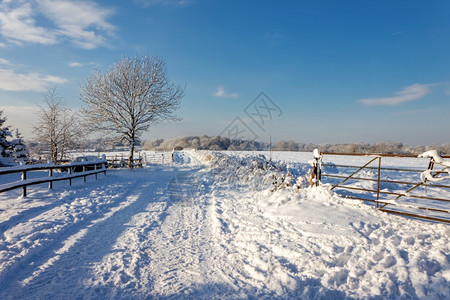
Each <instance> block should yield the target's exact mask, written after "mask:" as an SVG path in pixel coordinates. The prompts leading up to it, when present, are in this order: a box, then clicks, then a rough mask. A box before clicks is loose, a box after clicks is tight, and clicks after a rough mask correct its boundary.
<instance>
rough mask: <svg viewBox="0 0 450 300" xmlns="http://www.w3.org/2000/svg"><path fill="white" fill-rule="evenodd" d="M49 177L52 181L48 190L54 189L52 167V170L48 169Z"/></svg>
mask: <svg viewBox="0 0 450 300" xmlns="http://www.w3.org/2000/svg"><path fill="white" fill-rule="evenodd" d="M48 177H50V181H49V182H48V188H49V189H52V188H53V181H52V179H51V177H53V169H52V168H51V167H50V169H48Z"/></svg>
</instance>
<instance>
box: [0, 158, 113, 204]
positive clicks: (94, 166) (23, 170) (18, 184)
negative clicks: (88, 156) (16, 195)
mask: <svg viewBox="0 0 450 300" xmlns="http://www.w3.org/2000/svg"><path fill="white" fill-rule="evenodd" d="M106 163H107V161H106V160H101V161H96V162H83V163H72V164H66V165H50V164H46V165H27V166H19V167H11V168H1V169H0V179H4V178H6V175H9V174H21V179H20V180H14V179H13V180H12V181H10V182H7V183H3V182H2V181H3V180H1V181H0V193H3V192H6V191H10V190H14V189H18V188H22V196H23V197H26V196H27V187H28V186H30V185H36V184H42V183H48V184H49V185H48V187H49V188H50V189H51V188H52V187H53V182H56V181H62V180H68V181H69V184H70V185H72V179H75V178H81V177H83V178H84V181H85V182H86V178H87V176H89V175H95V178H96V179H97V174H99V173H104V174H105V175H106ZM54 170H59V171H60V172H59V174H58V175H61V174H63V175H62V176H54V175H56V174H54ZM38 171H48V176H44V177H42V176H40V177H36V178H29V177H30V176H29V175H30V173H31V174H36V173H37V172H38Z"/></svg>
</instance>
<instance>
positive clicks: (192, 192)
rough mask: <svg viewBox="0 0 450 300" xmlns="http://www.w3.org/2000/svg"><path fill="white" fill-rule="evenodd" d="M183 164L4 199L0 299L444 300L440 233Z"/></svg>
mask: <svg viewBox="0 0 450 300" xmlns="http://www.w3.org/2000/svg"><path fill="white" fill-rule="evenodd" d="M191 155H192V157H191V158H190V159H191V162H192V161H194V163H192V164H189V165H174V166H159V167H156V166H152V167H150V168H145V169H139V170H135V171H132V172H130V171H126V170H122V171H111V172H109V173H108V175H107V176H106V177H104V178H101V179H99V180H98V181H88V183H86V184H84V183H80V184H75V185H74V186H73V187H71V188H68V187H67V186H60V187H56V188H55V189H54V190H53V191H47V190H45V189H44V190H42V191H37V192H35V193H34V194H31V196H30V198H29V199H22V198H17V199H14V201H11V200H10V199H7V198H5V196H4V195H5V194H4V195H1V196H0V233H1V234H0V299H42V298H49V299H55V298H56V299H74V298H75V299H76V298H80V299H144V298H158V299H159V298H171V299H172V298H175V299H184V298H194V299H256V298H258V299H259V298H269V299H272V298H283V299H284V298H301V299H317V298H321V297H322V298H326V299H328V298H332V299H347V298H367V297H368V298H374V297H383V298H408V299H415V298H435V299H445V298H448V297H450V284H449V283H450V249H449V234H450V229H449V228H448V226H446V225H443V224H433V223H428V222H422V221H416V220H409V219H405V218H399V217H396V216H390V215H386V214H383V213H380V212H378V211H376V210H375V209H373V208H372V207H366V206H364V205H361V204H358V203H356V204H355V202H354V201H347V200H344V199H341V198H340V197H338V196H337V195H335V194H333V193H332V192H330V191H329V190H328V189H326V188H315V189H309V188H305V189H300V190H297V189H294V188H285V189H280V190H277V191H275V192H269V190H268V189H267V188H265V186H266V180H267V179H268V178H273V176H275V175H276V176H278V175H281V174H282V172H283V171H282V169H276V168H275V169H273V170H272V169H271V171H264V172H262V171H261V170H260V168H261V166H260V165H259V164H257V163H256V164H255V163H254V162H255V161H252V160H251V159H250V160H247V159H246V158H235V157H234V158H227V157H222V156H219V157H218V158H217V159H216V158H214V157H213V156H209V155H203V156H200V155H199V156H195V155H193V154H191ZM202 160H204V162H203V163H205V162H206V164H202V163H200V162H201V161H202ZM242 160H243V161H242ZM296 168H298V170H300V172H304V171H305V169H306V168H305V167H304V166H302V165H298V166H296ZM277 174H278V175H277ZM269 186H270V183H269ZM12 195H13V194H12ZM33 195H34V196H33Z"/></svg>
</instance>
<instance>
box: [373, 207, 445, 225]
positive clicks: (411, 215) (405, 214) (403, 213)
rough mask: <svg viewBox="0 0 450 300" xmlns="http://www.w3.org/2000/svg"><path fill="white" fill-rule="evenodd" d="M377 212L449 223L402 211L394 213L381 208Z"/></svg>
mask: <svg viewBox="0 0 450 300" xmlns="http://www.w3.org/2000/svg"><path fill="white" fill-rule="evenodd" d="M379 211H382V212H385V213H391V214H396V215H402V216H407V217H413V218H418V219H425V220H430V221H436V222H444V223H450V220H448V219H441V218H436V217H430V216H424V215H417V214H412V213H407V212H402V211H395V210H389V209H382V208H380V209H379Z"/></svg>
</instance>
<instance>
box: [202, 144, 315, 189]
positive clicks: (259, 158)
mask: <svg viewBox="0 0 450 300" xmlns="http://www.w3.org/2000/svg"><path fill="white" fill-rule="evenodd" d="M206 153H207V154H206ZM196 156H197V157H199V159H200V160H202V161H204V162H208V165H209V171H210V172H211V174H213V176H214V181H215V182H216V183H217V184H220V183H222V184H224V185H227V186H229V185H231V186H235V187H239V186H248V187H249V188H251V189H252V190H254V191H262V190H269V191H271V192H273V191H275V190H278V189H283V188H291V189H295V190H298V189H300V188H303V187H307V186H308V184H307V182H306V178H305V176H306V174H307V172H308V170H309V169H310V168H311V166H310V165H309V164H305V163H286V162H284V161H274V160H272V159H271V158H270V157H267V156H266V155H264V154H259V155H254V154H247V155H241V156H236V155H232V154H229V153H226V152H209V151H196ZM205 158H206V159H205Z"/></svg>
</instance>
